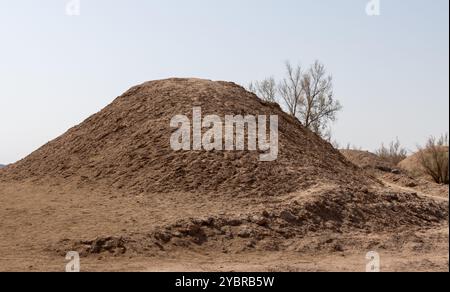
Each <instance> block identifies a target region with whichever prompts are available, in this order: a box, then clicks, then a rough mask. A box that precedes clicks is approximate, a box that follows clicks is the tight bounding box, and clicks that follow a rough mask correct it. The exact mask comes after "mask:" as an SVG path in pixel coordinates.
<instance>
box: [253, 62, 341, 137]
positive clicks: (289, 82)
mask: <svg viewBox="0 0 450 292" xmlns="http://www.w3.org/2000/svg"><path fill="white" fill-rule="evenodd" d="M249 90H250V91H252V92H254V93H255V94H256V95H258V96H259V97H260V98H262V99H263V100H266V101H270V102H281V105H282V106H283V107H284V108H285V109H286V110H287V112H288V113H290V114H291V115H292V116H295V117H296V118H297V119H299V121H300V122H302V124H303V125H304V126H305V127H307V128H309V129H310V130H312V131H313V132H315V133H317V134H318V135H320V136H321V137H323V138H325V139H327V140H328V141H331V130H330V124H331V123H332V122H334V121H336V118H337V113H338V112H339V111H341V110H342V105H341V104H340V102H339V101H338V100H336V99H335V98H334V92H333V78H332V76H331V75H328V74H327V72H326V69H325V66H324V65H323V64H321V63H320V62H319V61H316V62H315V63H314V64H313V65H311V67H310V68H309V69H308V70H306V71H303V69H302V67H301V66H296V67H293V66H292V65H291V64H290V63H289V62H287V63H286V77H285V78H283V80H282V81H281V82H280V83H279V84H278V85H277V83H276V81H275V79H274V78H272V77H271V78H267V79H265V80H263V81H261V82H252V83H251V84H250V86H249Z"/></svg>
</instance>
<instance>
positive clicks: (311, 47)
mask: <svg viewBox="0 0 450 292" xmlns="http://www.w3.org/2000/svg"><path fill="white" fill-rule="evenodd" d="M67 2H69V1H68V0H67V1H66V0H40V1H36V0H0V141H1V143H0V163H11V162H14V161H16V160H18V159H20V158H22V157H24V156H25V155H27V154H29V153H30V152H31V151H33V150H35V149H36V148H38V147H39V146H41V145H42V144H44V143H46V142H47V141H49V140H51V139H53V138H56V137H57V136H59V135H60V134H62V133H64V132H65V131H66V130H67V129H68V128H70V127H72V126H74V125H76V124H78V123H79V122H81V121H83V120H84V119H85V118H87V117H88V116H89V115H91V114H93V113H95V112H97V111H99V110H100V109H102V108H103V107H104V106H106V105H107V104H109V103H110V102H111V101H112V100H113V99H114V98H115V97H116V96H118V95H120V94H121V93H123V92H124V91H125V90H127V89H128V88H129V87H131V86H133V85H135V84H138V83H141V82H144V81H147V80H153V79H161V78H167V77H172V76H178V77H202V78H208V79H213V80H229V81H235V82H237V83H241V84H244V85H246V84H247V83H248V82H249V81H251V80H254V79H262V78H264V77H265V76H267V75H274V76H275V77H281V76H282V75H283V72H284V68H283V62H284V61H285V60H291V61H292V62H297V61H299V62H301V63H302V64H304V65H308V64H309V63H311V62H312V61H313V60H315V59H319V60H321V61H322V62H323V63H325V64H326V66H327V68H328V69H329V71H330V72H331V73H332V74H333V75H334V80H335V93H336V96H337V97H338V98H339V99H340V100H341V102H342V103H343V105H344V111H343V112H342V113H341V114H340V116H339V121H338V122H337V123H336V125H335V127H334V130H335V137H336V139H337V140H338V141H339V142H341V143H342V144H346V143H347V142H351V143H352V144H356V145H359V146H362V147H363V148H366V149H369V150H373V149H374V148H376V147H377V146H378V145H379V144H380V143H381V142H383V141H385V142H388V141H389V140H391V139H394V138H395V137H396V136H398V137H399V138H400V140H401V141H402V142H403V143H404V144H406V146H407V147H408V148H409V149H411V150H414V148H415V145H416V144H417V143H422V142H423V141H424V140H425V138H426V137H427V136H428V135H431V134H434V135H437V134H440V133H442V132H448V124H449V84H448V80H449V57H448V56H449V26H448V23H449V16H448V9H449V7H448V6H449V1H448V0H381V4H382V6H381V16H378V17H369V16H367V15H366V13H365V6H366V3H367V2H368V0H339V1H336V0H227V1H219V0H189V1H188V0H178V1H176V0H160V1H156V0H154V1H152V0H147V1H144V0H120V1H119V0H81V15H80V16H78V17H69V16H66V14H65V5H66V3H67Z"/></svg>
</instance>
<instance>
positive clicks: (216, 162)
mask: <svg viewBox="0 0 450 292" xmlns="http://www.w3.org/2000/svg"><path fill="white" fill-rule="evenodd" d="M193 107H201V108H202V114H203V115H204V116H205V115H210V114H216V115H219V116H220V117H224V116H225V115H247V114H249V115H278V116H279V132H280V133H279V145H280V146H279V148H280V153H279V156H278V159H277V160H276V161H273V162H260V161H259V153H258V152H255V151H253V152H252V151H240V152H228V151H210V152H207V151H199V152H196V151H184V152H183V151H180V152H175V151H173V150H172V149H171V148H170V137H171V134H172V132H173V129H171V128H170V120H171V119H172V118H173V117H174V116H176V115H180V114H183V115H186V116H188V117H191V116H192V109H193ZM6 176H7V177H8V178H9V179H11V178H12V179H15V180H31V181H34V182H39V183H45V182H51V183H55V182H56V181H59V182H60V183H64V184H67V183H68V182H72V183H76V184H78V186H80V187H94V188H95V187H96V186H102V187H103V186H111V187H112V188H114V189H121V190H123V191H125V192H127V193H154V192H177V191H180V192H216V193H230V194H237V195H240V194H258V195H276V194H282V193H289V192H293V191H296V190H299V189H306V188H308V187H309V186H312V185H315V184H318V183H320V182H327V183H329V184H330V183H331V184H336V185H346V186H348V185H355V186H361V185H364V184H365V183H366V182H367V179H366V178H364V177H363V176H362V175H360V174H359V173H358V171H357V169H356V168H355V167H354V166H353V165H351V164H350V163H348V162H347V160H346V159H345V158H344V157H343V156H342V155H341V154H340V153H339V152H338V151H336V150H334V149H333V147H332V146H331V145H330V144H329V143H326V142H324V141H323V140H322V139H320V138H319V137H318V136H317V135H315V134H313V133H312V132H310V131H309V130H307V129H306V128H304V127H303V126H302V125H301V124H300V123H299V122H298V121H297V120H296V119H293V118H292V117H290V116H289V115H287V114H285V113H284V112H282V110H281V109H280V108H279V106H277V105H275V104H269V103H264V102H262V101H261V100H260V99H258V98H257V97H256V96H255V95H253V94H251V93H249V92H247V91H246V90H244V89H243V88H242V87H240V86H238V85H236V84H234V83H227V82H212V81H207V80H197V79H169V80H162V81H154V82H148V83H144V84H142V85H140V86H136V87H134V88H132V89H130V90H129V91H127V92H126V93H125V94H123V95H122V96H120V97H118V98H117V99H116V100H115V101H114V102H113V103H112V104H110V105H109V106H107V107H106V108H105V109H103V110H102V111H101V112H99V113H97V114H95V115H93V116H92V117H90V118H89V119H87V120H86V121H84V122H83V123H82V124H80V125H79V126H76V127H74V128H72V129H71V130H69V131H68V132H67V133H66V134H64V135H62V136H61V137H59V138H57V139H55V140H54V141H51V142H50V143H48V144H47V145H45V146H43V147H42V148H40V149H39V150H37V151H36V152H34V153H32V154H31V155H29V156H28V157H26V158H25V159H23V160H21V161H19V162H18V163H16V164H14V165H12V166H10V167H9V168H8V171H7V172H6Z"/></svg>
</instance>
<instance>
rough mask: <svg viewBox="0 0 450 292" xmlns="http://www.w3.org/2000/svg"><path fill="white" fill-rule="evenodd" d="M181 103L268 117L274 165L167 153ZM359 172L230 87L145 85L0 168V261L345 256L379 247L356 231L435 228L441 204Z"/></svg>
mask: <svg viewBox="0 0 450 292" xmlns="http://www.w3.org/2000/svg"><path fill="white" fill-rule="evenodd" d="M194 106H195V107H202V111H203V115H210V114H216V115H218V116H220V117H223V116H225V115H237V114H239V115H247V114H248V115H258V114H261V115H278V117H279V155H278V159H277V160H275V161H273V162H261V161H260V160H259V158H260V157H259V155H260V153H259V152H256V151H234V152H233V151H173V150H172V149H171V147H170V137H171V134H172V132H173V129H171V127H170V120H171V119H172V118H173V117H174V116H176V115H180V114H184V115H186V116H188V117H191V116H192V108H193V107H194ZM344 154H347V157H348V158H349V159H350V160H352V161H353V162H354V163H355V164H357V165H359V166H361V167H366V168H367V167H372V169H377V170H376V171H379V172H383V173H385V174H389V175H391V174H393V172H392V170H390V171H391V172H389V173H387V172H386V170H387V169H385V170H384V171H382V170H379V169H382V168H383V167H384V166H386V165H384V164H382V163H381V162H379V161H377V159H376V157H374V156H373V155H370V154H368V153H353V154H351V153H346V152H344ZM348 154H351V155H348ZM355 157H356V158H357V159H355ZM365 157H367V158H365ZM358 159H362V161H361V162H358V161H357V160H358ZM371 177H374V176H373V175H370V173H369V171H366V170H362V169H361V168H359V167H358V166H356V165H354V164H352V163H351V162H349V161H348V160H347V159H346V158H345V157H344V156H343V155H342V154H341V153H340V152H339V151H337V150H335V149H334V148H333V147H332V146H331V145H330V144H329V143H327V142H325V141H323V140H322V139H321V138H319V137H318V136H317V135H315V134H313V133H312V132H311V131H309V130H307V129H306V128H305V127H303V126H302V125H301V123H300V122H298V121H297V120H296V119H294V118H292V117H290V116H289V115H287V114H285V113H284V112H282V110H281V109H280V107H279V106H277V105H275V104H270V103H265V102H262V101H261V100H260V99H258V98H257V97H256V96H255V95H253V94H251V93H249V92H247V91H246V90H244V89H243V88H242V87H240V86H238V85H236V84H234V83H227V82H212V81H207V80H197V79H169V80H162V81H154V82H148V83H144V84H142V85H140V86H136V87H134V88H132V89H130V90H129V91H127V92H126V93H125V94H123V95H122V96H120V97H118V98H117V99H116V100H115V101H114V102H113V103H112V104H110V105H109V106H107V107H106V108H105V109H103V110H102V111H101V112H99V113H97V114H95V115H93V116H92V117H90V118H88V119H87V120H86V121H84V122H83V123H82V124H80V125H78V126H76V127H74V128H72V129H70V130H69V131H68V132H67V133H65V134H64V135H62V136H61V137H59V138H57V139H55V140H53V141H51V142H49V143H48V144H46V145H44V146H43V147H41V148H40V149H38V150H37V151H35V152H34V153H32V154H31V155H29V156H28V157H26V158H24V159H23V160H21V161H19V162H17V163H15V164H13V165H9V166H8V167H6V168H4V169H1V170H0V208H1V212H0V214H1V218H0V219H1V222H2V228H0V254H4V255H6V256H10V257H11V258H12V257H17V255H19V254H20V255H26V257H25V258H26V261H22V262H19V263H18V264H17V267H20V268H23V267H25V268H26V267H29V266H30V262H29V259H30V258H42V257H43V256H45V258H50V259H52V261H53V262H56V263H57V267H60V266H59V265H60V262H61V259H63V258H64V256H65V254H66V252H67V251H70V250H77V251H79V252H80V253H81V255H82V256H85V257H87V258H85V259H84V261H83V263H84V262H85V261H89V258H90V259H92V258H94V257H96V256H99V257H98V258H97V259H103V257H104V256H110V255H112V256H117V257H119V256H121V255H123V254H126V256H124V257H123V258H122V259H128V260H127V261H132V260H133V259H136V258H141V257H142V256H143V257H144V258H145V262H146V263H148V262H149V260H148V258H147V257H153V256H155V255H161V256H162V258H164V259H165V260H167V259H168V258H170V257H172V258H173V259H175V260H176V259H177V255H180V254H183V255H185V254H187V253H186V252H195V253H196V254H195V255H194V256H193V258H192V259H193V262H195V260H198V258H199V257H198V255H205V254H206V253H208V254H211V255H214V256H216V255H218V254H222V253H224V254H228V253H237V254H238V255H240V254H239V253H241V252H243V251H248V250H250V251H261V252H264V257H266V256H267V251H274V252H276V251H293V250H295V251H298V252H305V253H309V254H310V255H311V256H315V255H316V253H317V252H323V251H324V250H325V252H326V253H328V252H330V251H331V252H341V251H343V250H345V249H354V248H356V249H358V252H357V254H358V255H359V254H365V253H366V252H367V251H368V250H372V248H373V247H377V246H378V245H380V246H381V245H382V242H381V243H380V242H379V243H374V242H367V241H364V240H365V239H366V237H367V235H368V234H371V233H374V232H377V233H380V234H382V233H383V232H386V233H388V234H393V233H394V234H397V232H398V230H401V229H402V228H403V229H405V228H406V229H407V228H430V227H432V226H435V225H439V224H443V223H445V221H446V220H447V218H448V204H447V202H448V201H445V200H444V199H442V198H432V197H430V196H421V195H420V194H418V193H415V192H413V191H409V190H408V189H401V188H400V189H398V188H397V189H395V188H391V187H389V186H386V185H383V184H381V183H379V181H377V180H375V178H371ZM355 234H357V236H356V238H363V240H362V241H361V240H357V241H355V240H353V236H355ZM361 234H362V235H361ZM382 237H383V236H382ZM385 237H386V236H385ZM387 237H388V238H391V235H387ZM11 246H13V247H14V248H13V249H11V248H10V247H11ZM30 252H33V256H31V254H30ZM160 253H161V254H160ZM283 259H284V258H283ZM214 260H215V262H217V258H214ZM95 262H96V264H98V263H99V261H97V260H96V261H95ZM150 262H151V261H150ZM107 263H108V261H105V262H104V265H107ZM46 264H48V262H46ZM37 266H39V267H42V266H45V265H43V263H39V265H37ZM96 267H98V266H96ZM2 268H4V266H0V269H2ZM8 268H9V266H8Z"/></svg>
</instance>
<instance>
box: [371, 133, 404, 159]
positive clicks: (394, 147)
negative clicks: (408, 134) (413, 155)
mask: <svg viewBox="0 0 450 292" xmlns="http://www.w3.org/2000/svg"><path fill="white" fill-rule="evenodd" d="M375 154H376V155H378V156H379V157H380V158H381V159H383V160H385V161H386V162H389V163H391V164H392V165H397V164H399V163H400V161H402V160H404V159H405V158H406V157H407V155H408V151H407V150H406V149H405V148H403V147H402V144H401V143H400V141H399V140H398V138H397V139H396V140H395V141H392V142H391V143H390V144H389V147H386V146H385V145H384V144H381V147H380V149H378V150H377V151H375Z"/></svg>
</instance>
